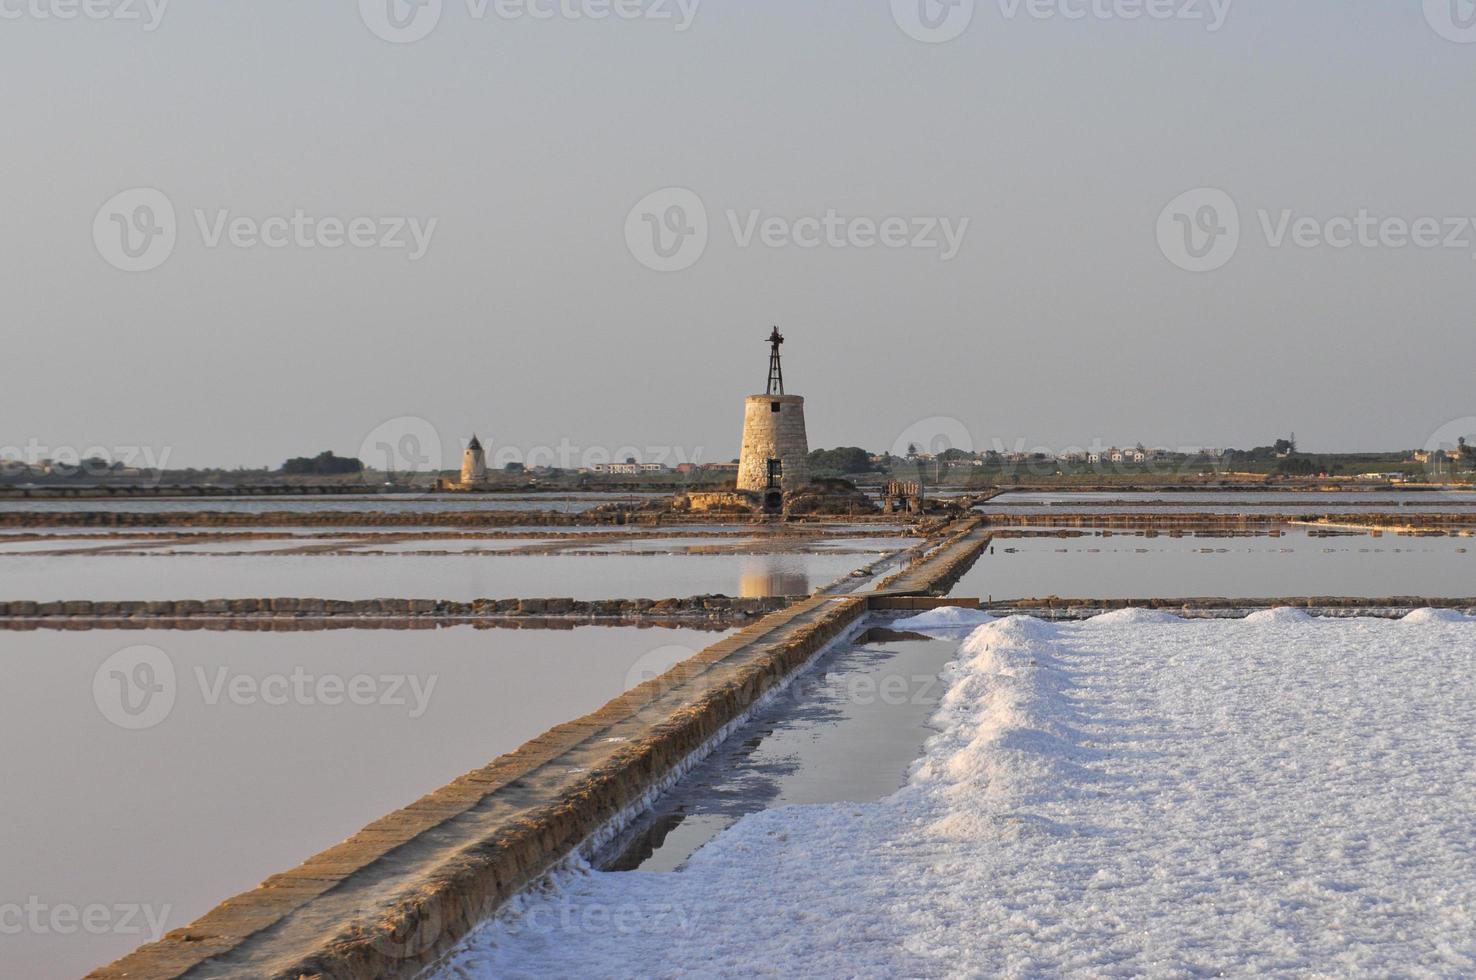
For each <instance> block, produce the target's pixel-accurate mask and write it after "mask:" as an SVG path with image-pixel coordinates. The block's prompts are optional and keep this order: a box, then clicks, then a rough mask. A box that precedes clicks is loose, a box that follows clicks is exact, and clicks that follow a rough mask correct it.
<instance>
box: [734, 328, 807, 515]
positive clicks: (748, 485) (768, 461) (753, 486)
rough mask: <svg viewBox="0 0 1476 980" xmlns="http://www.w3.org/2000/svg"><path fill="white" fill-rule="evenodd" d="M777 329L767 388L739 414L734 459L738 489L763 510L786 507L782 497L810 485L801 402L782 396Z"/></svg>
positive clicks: (781, 339)
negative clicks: (755, 497)
mask: <svg viewBox="0 0 1476 980" xmlns="http://www.w3.org/2000/svg"><path fill="white" fill-rule="evenodd" d="M782 343H784V337H783V336H782V335H780V333H779V328H778V327H775V328H774V332H773V334H771V335H770V336H769V345H770V354H769V384H768V387H767V388H766V390H765V392H764V394H762V395H751V396H749V398H748V399H747V401H746V402H745V405H744V411H743V450H742V452H741V453H740V454H739V457H738V489H739V490H742V491H745V492H748V493H753V494H760V495H761V496H762V500H763V507H764V510H766V511H774V512H777V511H779V510H781V509H782V508H783V506H784V495H785V494H786V493H792V492H794V491H796V490H799V489H801V488H803V487H805V486H807V485H808V484H809V482H810V445H809V439H808V438H807V437H806V435H805V400H804V399H803V398H801V397H800V396H799V395H786V394H785V393H784V371H783V368H782V367H781V365H780V363H779V345H780V344H782Z"/></svg>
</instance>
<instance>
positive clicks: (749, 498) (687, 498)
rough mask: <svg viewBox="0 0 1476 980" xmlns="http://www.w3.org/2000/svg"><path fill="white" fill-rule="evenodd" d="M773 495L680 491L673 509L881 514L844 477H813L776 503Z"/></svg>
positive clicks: (791, 514)
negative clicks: (822, 478) (819, 478)
mask: <svg viewBox="0 0 1476 980" xmlns="http://www.w3.org/2000/svg"><path fill="white" fill-rule="evenodd" d="M773 504H774V501H773V499H772V494H770V493H766V492H762V491H754V490H717V491H704V492H695V493H682V494H678V495H677V496H676V497H674V498H673V499H672V503H671V508H672V510H673V511H676V512H678V513H690V514H733V515H735V516H752V515H754V514H771V515H773V516H783V517H816V516H825V517H847V516H851V517H859V516H864V515H870V514H877V513H880V508H879V507H877V505H876V501H874V500H872V499H871V497H869V496H868V495H867V494H865V493H864V492H862V491H861V490H858V489H857V488H856V487H855V486H854V485H853V484H851V483H849V482H847V481H845V480H814V481H812V482H810V483H809V484H807V485H805V486H804V487H802V488H800V489H799V490H790V491H787V492H785V493H784V494H782V496H781V497H780V499H779V502H778V506H777V507H775V506H773Z"/></svg>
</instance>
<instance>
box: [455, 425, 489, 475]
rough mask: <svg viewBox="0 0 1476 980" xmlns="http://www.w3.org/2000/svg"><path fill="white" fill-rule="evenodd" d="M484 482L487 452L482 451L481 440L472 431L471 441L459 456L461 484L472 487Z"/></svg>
mask: <svg viewBox="0 0 1476 980" xmlns="http://www.w3.org/2000/svg"><path fill="white" fill-rule="evenodd" d="M486 482H487V454H486V453H485V452H483V451H482V443H481V440H479V439H478V438H477V437H476V434H475V433H473V434H472V438H471V442H470V443H468V444H467V447H466V452H465V453H463V454H462V456H461V485H462V486H463V487H474V486H476V485H477V484H479V483H486Z"/></svg>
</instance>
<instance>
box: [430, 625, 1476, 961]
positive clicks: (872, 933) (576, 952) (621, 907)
mask: <svg viewBox="0 0 1476 980" xmlns="http://www.w3.org/2000/svg"><path fill="white" fill-rule="evenodd" d="M1473 658H1476V620H1469V619H1460V620H1459V621H1447V620H1446V619H1445V617H1443V616H1442V615H1441V614H1431V613H1430V612H1429V611H1425V612H1423V613H1420V614H1417V615H1415V616H1413V617H1411V618H1410V619H1408V620H1406V621H1394V622H1390V621H1382V620H1324V621H1315V620H1309V619H1307V618H1306V617H1304V616H1302V615H1301V614H1299V613H1296V612H1294V611H1291V610H1284V609H1283V610H1277V611H1275V612H1270V611H1267V612H1262V613H1257V614H1254V615H1253V616H1251V617H1250V618H1249V619H1247V620H1244V621H1231V622H1225V621H1216V622H1195V623H1189V622H1184V621H1179V620H1174V619H1173V618H1172V617H1165V616H1163V615H1162V614H1155V613H1148V612H1145V611H1143V610H1132V611H1127V612H1122V613H1113V614H1110V615H1109V616H1105V617H1101V618H1099V619H1097V620H1093V621H1090V622H1086V623H1071V624H1062V625H1057V626H1052V625H1049V624H1045V623H1042V622H1039V621H1037V620H1029V619H1023V618H1016V619H1011V620H1006V621H1001V622H999V623H995V624H992V625H989V626H985V627H983V628H982V629H981V630H980V631H979V632H977V633H975V634H974V635H973V636H971V637H970V639H969V640H968V641H967V642H966V643H965V644H964V645H963V647H962V648H961V649H960V652H959V656H958V658H957V662H956V663H955V664H954V665H953V667H952V668H951V670H950V671H949V675H948V676H949V681H950V684H949V688H948V690H947V692H946V693H945V694H944V696H943V702H942V708H941V710H940V711H939V712H938V714H937V715H935V716H934V719H933V720H934V723H935V724H936V725H937V726H938V728H939V732H938V734H937V735H936V736H935V737H933V738H931V739H929V740H928V742H927V744H926V746H925V748H924V749H923V750H922V753H921V755H920V757H919V760H918V764H917V766H916V768H915V769H914V770H913V772H912V775H911V778H910V781H909V782H908V784H907V786H906V787H904V788H903V789H902V790H901V791H899V792H898V793H895V794H893V795H891V796H889V797H887V798H885V799H882V800H879V801H875V802H844V803H830V804H823V805H812V806H780V807H775V808H772V809H767V810H763V811H760V812H754V813H749V814H748V815H747V816H744V817H743V818H742V819H741V820H739V821H738V822H737V823H735V824H734V825H733V826H731V827H729V828H728V829H727V830H725V831H724V832H723V833H721V834H719V835H718V836H717V837H715V838H714V839H713V840H711V841H710V842H708V843H707V844H706V845H705V846H703V847H702V848H701V849H700V850H698V851H697V852H696V853H695V854H693V855H692V857H691V859H690V860H689V861H688V862H687V863H686V865H685V867H683V868H681V869H680V870H678V871H676V872H674V873H669V874H653V873H647V872H642V871H634V872H593V873H582V874H566V875H563V876H561V877H559V878H558V879H557V880H556V881H555V883H554V887H553V888H550V889H545V890H542V891H540V892H538V893H537V894H533V895H527V896H524V897H523V899H522V901H520V902H519V903H518V904H516V905H515V906H513V907H510V908H508V909H507V910H506V911H505V912H504V914H503V915H501V916H499V917H498V918H497V919H495V920H493V921H492V922H490V923H486V924H484V925H483V926H482V927H481V928H480V929H479V930H478V931H477V932H475V933H474V934H473V935H472V936H471V937H469V939H468V940H467V941H465V942H464V943H463V944H462V945H461V947H460V948H459V949H458V950H456V951H454V952H453V953H452V954H451V956H450V958H449V960H448V961H447V962H446V963H444V964H443V965H442V967H441V968H440V970H439V972H437V973H435V974H433V977H434V978H435V980H453V978H454V980H481V978H494V977H495V978H503V977H536V976H587V975H598V976H600V977H607V978H624V977H646V976H652V975H659V976H673V977H675V976H687V975H702V976H706V977H746V976H751V975H753V973H754V972H755V965H756V964H758V965H761V969H762V970H763V971H764V972H765V973H769V974H772V975H775V976H804V977H816V978H830V977H836V978H841V977H856V976H909V977H956V976H1002V975H1003V976H1071V975H1093V976H1095V975H1112V976H1142V975H1150V976H1184V975H1193V976H1199V975H1207V976H1217V975H1230V976H1259V975H1339V976H1345V975H1357V976H1389V975H1429V976H1468V975H1471V974H1472V973H1473V972H1476V930H1473V929H1472V918H1471V910H1472V908H1473V907H1476V844H1473V838H1472V829H1471V812H1472V809H1473V807H1476V782H1473V780H1472V779H1471V770H1472V768H1473V766H1476V745H1473V743H1472V740H1471V731H1472V730H1473V728H1476V670H1473V667H1476V659H1473Z"/></svg>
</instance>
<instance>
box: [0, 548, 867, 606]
mask: <svg viewBox="0 0 1476 980" xmlns="http://www.w3.org/2000/svg"><path fill="white" fill-rule="evenodd" d="M870 560H872V556H868V555H846V554H808V553H794V554H779V555H674V556H673V555H620V554H614V555H500V554H487V555H472V554H459V555H435V556H422V555H335V554H322V555H263V554H242V555H225V556H216V555H198V554H197V555H64V556H44V557H43V556H28V555H24V554H16V555H10V554H3V555H0V597H3V598H5V599H30V600H35V601H38V602H47V601H53V600H65V599H95V600H96V599H101V600H152V599H160V600H162V599H216V598H221V599H231V598H251V597H264V596H296V597H302V596H308V597H313V598H320V599H374V598H380V597H395V598H417V599H419V598H424V599H450V600H455V601H459V602H465V601H470V600H473V599H481V598H514V597H517V598H546V597H553V596H557V597H570V598H574V599H642V598H650V599H663V598H668V597H675V596H689V595H711V594H719V593H720V594H724V595H732V596H740V595H741V596H748V597H753V596H766V595H803V594H806V593H808V592H810V591H811V590H813V589H815V588H818V587H820V586H823V585H826V584H828V583H830V582H832V581H834V580H836V579H839V578H842V577H844V576H845V575H847V574H849V573H850V572H851V571H852V570H854V569H856V568H857V567H859V566H861V565H864V564H866V563H867V562H868V561H870ZM406 592H411V593H413V595H409V596H406V595H404V593H406Z"/></svg>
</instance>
